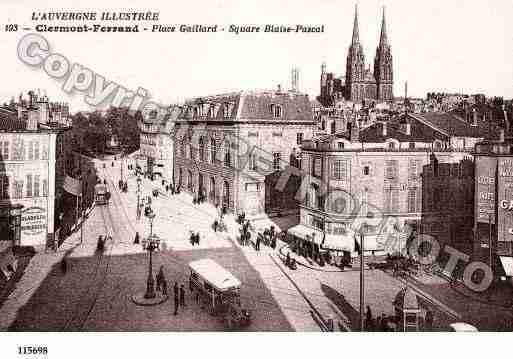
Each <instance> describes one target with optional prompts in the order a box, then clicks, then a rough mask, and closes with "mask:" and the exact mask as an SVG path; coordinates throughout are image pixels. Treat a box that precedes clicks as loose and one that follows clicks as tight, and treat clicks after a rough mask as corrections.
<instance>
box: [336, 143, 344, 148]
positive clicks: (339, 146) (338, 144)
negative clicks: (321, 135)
mask: <svg viewBox="0 0 513 359" xmlns="http://www.w3.org/2000/svg"><path fill="white" fill-rule="evenodd" d="M337 148H338V149H339V150H343V149H344V142H338V143H337Z"/></svg>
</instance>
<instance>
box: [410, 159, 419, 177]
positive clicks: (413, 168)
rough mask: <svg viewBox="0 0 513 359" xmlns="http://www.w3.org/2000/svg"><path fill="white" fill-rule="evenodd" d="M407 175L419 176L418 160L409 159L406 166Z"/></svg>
mask: <svg viewBox="0 0 513 359" xmlns="http://www.w3.org/2000/svg"><path fill="white" fill-rule="evenodd" d="M408 177H409V178H411V179H414V178H418V177H419V161H418V160H410V162H409V166H408Z"/></svg>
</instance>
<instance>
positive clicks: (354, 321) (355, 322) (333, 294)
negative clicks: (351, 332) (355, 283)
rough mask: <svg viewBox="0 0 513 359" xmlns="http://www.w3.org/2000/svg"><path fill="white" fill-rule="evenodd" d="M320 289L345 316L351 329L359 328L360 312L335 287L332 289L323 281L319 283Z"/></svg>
mask: <svg viewBox="0 0 513 359" xmlns="http://www.w3.org/2000/svg"><path fill="white" fill-rule="evenodd" d="M321 289H322V292H323V293H324V295H325V296H326V298H328V299H329V300H330V301H331V302H332V303H333V304H334V305H335V306H336V307H337V308H338V309H339V310H340V311H341V312H342V313H343V314H344V315H345V316H346V317H347V319H348V320H349V323H350V327H351V328H353V329H357V328H359V327H360V312H359V311H357V310H356V309H354V308H353V306H352V305H351V304H349V303H348V302H347V301H346V299H345V297H344V296H343V295H342V294H341V293H340V292H338V291H337V290H336V289H333V288H332V287H330V286H329V285H326V284H324V283H321Z"/></svg>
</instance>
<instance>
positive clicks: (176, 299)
mask: <svg viewBox="0 0 513 359" xmlns="http://www.w3.org/2000/svg"><path fill="white" fill-rule="evenodd" d="M173 292H174V298H175V314H174V315H176V314H177V313H178V305H179V302H178V283H177V282H175V285H174V286H173Z"/></svg>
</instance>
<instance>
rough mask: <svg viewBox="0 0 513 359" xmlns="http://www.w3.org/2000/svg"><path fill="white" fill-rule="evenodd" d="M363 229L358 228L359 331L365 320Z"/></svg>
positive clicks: (362, 327) (363, 328)
mask: <svg viewBox="0 0 513 359" xmlns="http://www.w3.org/2000/svg"><path fill="white" fill-rule="evenodd" d="M363 232H364V231H363V229H360V331H361V332H364V331H365V320H364V314H363V312H364V309H365V295H364V293H365V276H364V270H365V267H364V255H363V248H364V241H365V234H364V233H363Z"/></svg>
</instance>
